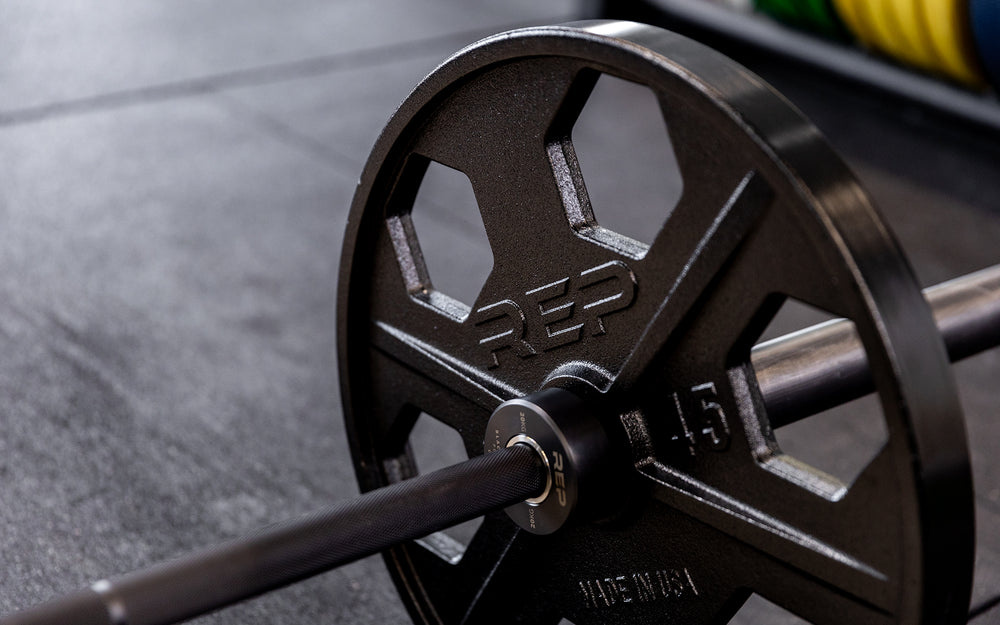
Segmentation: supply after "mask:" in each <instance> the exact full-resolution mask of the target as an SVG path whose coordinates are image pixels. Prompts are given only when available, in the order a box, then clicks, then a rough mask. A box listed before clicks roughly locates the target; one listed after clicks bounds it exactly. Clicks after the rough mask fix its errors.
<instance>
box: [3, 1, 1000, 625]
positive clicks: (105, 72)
mask: <svg viewBox="0 0 1000 625" xmlns="http://www.w3.org/2000/svg"><path fill="white" fill-rule="evenodd" d="M575 10H576V7H575V3H574V2H569V1H568V0H561V1H559V2H553V3H533V2H528V1H526V0H519V1H517V2H508V3H495V2H485V1H483V2H461V1H459V0H433V1H432V0H421V1H419V2H398V1H394V0H364V1H362V0H342V1H340V2H331V3H323V2H316V1H315V0H294V1H292V2H282V3H267V2H259V1H245V2H234V1H230V0H227V1H226V2H184V3H158V4H154V3H135V2H128V1H126V0H109V1H108V2H104V3H101V4H100V6H99V7H98V6H95V5H94V4H93V3H90V2H70V1H66V2H63V3H60V4H59V5H58V7H56V6H53V5H50V4H48V3H46V4H43V3H37V2H32V1H30V0H5V2H4V3H3V4H2V5H0V94H2V95H0V267H2V268H3V270H2V271H0V353H2V354H3V357H2V358H0V397H3V398H4V401H3V403H2V406H3V408H2V412H0V427H2V432H0V526H2V527H3V528H4V531H3V532H2V534H0V554H2V557H0V560H2V566H0V612H7V611H10V610H12V609H16V608H21V607H25V606H27V605H30V604H32V603H35V602H37V601H40V600H43V599H46V598H48V597H50V596H52V595H53V594H56V593H62V592H67V591H70V590H73V589H76V588H78V587H81V586H84V585H86V584H88V583H89V582H91V581H93V580H95V579H99V578H102V577H105V576H109V575H114V574H118V573H122V572H125V571H129V570H132V569H135V568H138V567H141V566H144V565H147V564H150V563H152V562H156V561H158V560H162V559H164V558H168V557H171V556H174V555H178V554H180V553H183V552H185V551H188V550H189V549H191V548H194V547H198V546H202V545H205V544H209V543H212V542H216V541H218V540H221V539H224V538H228V537H231V536H233V535H236V534H239V533H241V532H244V531H247V530H250V529H253V528H256V527H258V526H260V525H262V524H265V523H268V522H271V521H275V520H279V519H282V518H286V517H288V516H290V515H293V514H296V513H300V512H306V511H309V510H312V509H315V508H317V507H319V506H321V505H323V504H324V503H327V502H330V501H334V500H337V499H342V498H345V497H349V496H351V495H353V494H356V493H357V486H356V483H355V479H354V474H353V469H352V466H351V462H350V454H349V451H348V448H347V443H346V440H345V436H344V429H343V424H342V422H341V409H340V404H339V391H338V387H337V382H336V362H335V359H336V354H335V336H334V312H335V311H334V294H335V289H336V284H335V280H336V275H337V263H338V260H339V255H340V246H341V237H342V231H343V228H344V223H345V218H346V212H347V208H348V206H349V204H350V200H351V196H352V193H353V191H354V185H355V183H356V181H357V178H358V175H359V174H360V171H361V168H362V166H363V164H364V162H365V159H366V158H367V154H368V150H369V148H370V147H371V144H372V142H373V141H374V139H375V137H376V136H377V134H378V132H379V130H380V129H381V127H382V124H383V123H384V122H385V120H386V119H388V117H389V115H390V114H391V113H392V111H393V109H394V107H395V105H396V104H397V103H398V102H399V100H400V99H402V98H403V97H404V96H405V95H406V93H407V92H408V91H409V89H410V88H412V86H413V85H414V84H415V83H416V82H417V81H418V80H419V79H420V78H422V77H423V76H424V75H425V74H426V73H427V72H428V71H430V70H431V69H433V67H434V66H435V65H436V64H437V63H439V62H440V61H441V60H443V59H444V58H445V57H447V56H448V55H449V54H451V53H452V52H454V51H456V50H458V49H459V48H460V47H462V46H463V45H465V44H467V43H470V42H472V41H474V40H476V39H478V38H480V37H481V36H485V35H486V34H490V33H492V32H496V31H500V30H505V29H508V28H511V27H514V26H518V25H524V24H529V23H545V22H554V21H562V20H563V19H565V18H569V17H573V16H574V12H575ZM755 69H758V71H760V72H762V73H763V74H764V76H765V77H766V78H768V79H770V80H773V81H774V82H775V84H776V85H777V86H778V88H779V89H781V90H782V91H784V92H785V93H786V95H788V96H789V97H790V98H791V99H792V100H793V101H794V102H795V103H796V104H797V105H798V106H800V107H801V108H802V109H803V110H804V111H805V113H806V114H807V115H808V116H810V117H811V118H813V119H814V120H815V121H816V123H817V124H818V125H819V126H820V128H821V129H822V130H823V131H824V132H825V133H826V134H827V135H828V137H829V138H830V140H831V142H832V143H833V144H834V146H835V147H836V148H838V149H839V150H840V151H842V152H843V154H844V155H845V157H846V158H847V160H848V161H849V163H850V164H851V166H852V167H853V168H854V169H855V170H856V172H857V173H858V175H859V176H860V178H861V179H862V181H863V183H864V184H865V185H866V186H867V187H868V189H869V190H870V191H871V192H872V194H873V195H874V197H875V198H876V200H877V201H878V203H879V205H880V207H881V209H882V211H883V213H884V214H885V216H886V218H887V220H888V222H889V223H890V225H891V226H892V227H893V229H894V230H895V231H896V233H897V235H898V237H899V238H900V240H901V242H902V244H903V247H904V248H905V249H906V250H907V252H908V253H909V254H910V256H911V260H912V262H913V264H914V266H915V269H916V272H917V274H918V277H919V279H920V280H921V281H922V282H923V283H924V284H931V283H935V282H939V281H941V280H944V279H947V278H950V277H954V276H957V275H960V274H963V273H966V272H968V271H971V270H974V269H977V268H980V267H984V266H987V265H991V264H994V263H997V262H1000V176H998V175H997V170H996V163H997V162H1000V158H998V152H1000V150H998V149H997V146H996V143H995V142H994V143H990V142H989V141H988V140H983V141H978V142H975V141H973V142H970V141H969V140H968V138H967V137H966V136H964V135H960V134H954V133H951V132H949V131H948V130H947V129H941V128H939V127H936V126H933V125H929V124H923V123H922V122H920V120H912V119H909V117H908V116H907V115H906V112H905V111H904V112H901V111H898V110H893V109H890V108H884V107H879V106H878V105H877V104H875V105H873V104H872V103H870V102H868V101H864V100H861V99H858V98H856V97H853V96H852V95H851V94H848V93H839V92H837V90H836V89H835V88H833V87H830V86H829V85H824V84H821V83H817V82H816V81H815V80H814V79H810V78H809V77H802V76H797V75H796V74H795V73H794V72H787V71H784V69H783V68H781V67H780V66H776V65H774V64H771V65H768V64H762V65H760V66H755ZM834 102H837V103H838V104H833V103H834ZM593 132H595V133H596V135H597V136H598V137H600V134H601V133H600V127H597V128H596V129H595V130H594V131H593ZM634 132H636V133H638V134H636V135H635V136H636V137H637V139H636V140H637V141H638V140H639V138H641V137H642V136H643V135H642V134H641V133H642V132H643V131H642V129H637V130H635V131H634ZM598 141H599V139H598ZM594 167H595V168H597V169H600V167H601V165H595V166H594ZM649 177H652V175H650V176H649ZM613 182H614V181H613V180H609V181H607V182H606V183H601V182H595V185H599V184H609V185H610V184H612V183H613ZM595 191H596V189H595ZM611 193H614V191H611ZM442 236H445V235H442ZM447 236H452V235H451V234H448V235H447ZM460 236H464V235H460ZM470 236H471V235H470ZM463 249H464V248H463ZM955 373H956V377H957V379H958V383H959V388H960V392H961V397H962V401H963V403H964V406H965V409H966V412H967V415H968V420H969V432H970V439H971V441H972V451H973V463H974V468H975V478H976V489H977V493H978V498H977V504H978V507H977V514H978V519H977V520H978V524H979V529H978V539H979V547H978V552H977V569H976V587H975V598H976V599H982V598H985V597H988V596H991V595H992V594H994V593H996V592H997V591H1000V538H998V536H1000V532H998V531H997V530H998V529H1000V464H998V463H1000V457H998V455H997V453H996V451H997V449H998V446H1000V419H996V418H995V412H996V410H997V408H996V406H997V405H998V403H1000V387H998V386H997V384H996V382H995V381H996V380H997V378H998V375H1000V352H997V351H993V352H988V353H985V354H983V355H980V356H978V357H975V358H972V359H970V360H968V361H966V362H964V363H962V364H960V365H958V366H957V367H956V368H955ZM754 614H756V613H751V614H749V615H748V616H746V620H750V621H752V620H753V618H752V617H753V615H754ZM760 614H762V615H767V614H769V613H768V612H767V610H766V607H765V608H762V612H760ZM761 618H766V619H771V618H772V617H771V616H762V617H761ZM774 618H776V619H778V620H780V619H781V618H784V617H774ZM407 620H408V617H407V615H406V612H405V609H404V608H403V607H402V605H401V603H400V601H399V599H398V597H397V595H396V592H395V590H394V589H393V587H392V584H391V582H390V580H389V578H388V575H387V573H386V572H385V569H384V566H383V564H382V561H381V560H380V559H379V558H369V559H366V560H363V561H361V562H358V563H356V564H353V565H350V566H347V567H344V568H342V569H339V570H336V571H333V572H330V573H328V574H325V575H322V576H319V577H317V578H315V579H312V580H309V581H307V582H304V583H302V584H298V585H296V586H293V587H290V588H287V589H285V590H282V591H279V592H276V593H273V594H270V595H267V596H265V597H261V598H259V599H256V600H253V601H250V602H247V603H245V604H243V605H240V606H238V607H235V608H233V609H231V610H227V611H225V612H222V613H219V614H216V615H212V616H209V617H205V618H204V619H203V620H201V621H199V622H204V623H248V622H249V623H258V622H259V623H264V622H267V623H272V624H275V625H277V624H278V623H296V624H303V623H385V622H405V621H407ZM786 620H787V619H786ZM769 622H770V621H769ZM977 622H979V623H987V622H1000V617H998V614H997V613H996V612H991V613H987V614H986V615H984V616H983V617H981V618H980V619H979V620H978V621H977Z"/></svg>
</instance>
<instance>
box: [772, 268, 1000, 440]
mask: <svg viewBox="0 0 1000 625" xmlns="http://www.w3.org/2000/svg"><path fill="white" fill-rule="evenodd" d="M924 296H925V297H926V298H927V302H928V303H929V304H930V307H931V310H932V312H933V314H934V320H935V322H936V323H937V327H938V330H939V331H940V332H941V335H942V336H943V337H944V343H945V347H946V348H947V350H948V357H949V358H950V359H951V361H952V362H956V361H958V360H961V359H963V358H967V357H969V356H972V355H974V354H978V353H979V352H982V351H985V350H987V349H990V348H992V347H995V346H997V345H1000V265H994V266H993V267H988V268H986V269H983V270H981V271H977V272H975V273H971V274H969V275H966V276H962V277H960V278H956V279H954V280H951V281H949V282H944V283H942V284H939V285H936V286H933V287H930V288H928V289H925V290H924ZM752 361H753V366H754V369H755V370H756V372H757V380H758V382H759V385H760V391H761V395H762V396H763V398H764V403H765V405H766V406H767V414H768V419H769V420H770V423H771V427H780V426H782V425H786V424H788V423H792V422H794V421H797V420H799V419H802V418H805V417H807V416H809V415H813V414H816V413H818V412H822V411H823V410H826V409H828V408H832V407H834V406H838V405H841V404H844V403H846V402H848V401H850V400H852V399H857V398H858V397H863V396H864V395H867V394H868V393H871V392H873V391H874V390H875V386H874V383H873V381H872V378H871V373H870V372H869V369H868V361H867V358H866V356H865V351H864V349H863V348H862V346H861V340H860V339H859V338H858V334H857V332H856V331H855V329H854V324H853V323H851V322H850V321H847V320H844V319H838V320H833V321H828V322H826V323H822V324H819V325H816V326H813V327H811V328H806V329H804V330H801V331H799V332H795V333H793V334H789V335H786V336H782V337H778V338H776V339H774V340H771V341H768V342H766V343H761V344H760V345H758V346H756V347H755V348H754V349H753V352H752Z"/></svg>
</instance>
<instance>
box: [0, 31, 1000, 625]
mask: <svg viewBox="0 0 1000 625" xmlns="http://www.w3.org/2000/svg"><path fill="white" fill-rule="evenodd" d="M603 75H610V76H615V77H617V78H621V79H624V80H627V81H631V82H634V83H638V84H641V85H644V86H645V87H648V88H649V89H650V90H651V91H652V92H653V93H654V94H655V96H656V99H657V101H658V103H659V107H660V109H661V111H662V113H663V117H664V119H665V120H666V124H667V127H668V129H669V133H670V139H671V143H672V145H673V149H674V151H675V153H676V157H677V163H678V166H679V169H680V173H681V176H682V178H683V182H684V191H683V194H682V195H681V198H680V200H679V201H678V203H677V205H676V206H674V207H664V208H665V211H664V212H665V218H664V220H663V225H662V228H661V229H659V231H658V232H656V233H651V238H650V241H649V242H648V243H643V242H641V241H637V240H635V239H633V238H631V237H628V236H625V235H622V234H619V233H617V232H615V231H614V230H612V229H609V228H606V227H604V226H602V225H601V224H600V223H599V221H598V219H597V217H596V216H595V214H594V211H593V208H592V206H591V204H590V199H589V196H588V193H587V187H586V178H585V176H584V175H583V173H582V172H581V169H580V166H579V162H578V159H577V156H576V153H575V150H574V145H573V141H572V130H573V126H574V123H575V122H576V119H577V117H578V116H579V114H580V111H581V110H582V108H583V106H584V105H585V103H586V102H587V98H588V96H589V94H590V93H591V90H592V89H593V87H594V85H595V83H596V81H597V80H598V79H599V78H600V77H601V76H603ZM431 163H438V164H440V165H444V166H446V167H450V168H452V169H455V170H458V171H460V172H462V173H463V174H465V175H466V176H467V177H468V179H469V180H470V182H471V184H472V187H473V189H474V191H475V196H476V201H477V204H478V207H479V210H480V213H481V215H482V220H483V224H484V226H485V229H486V233H487V236H488V239H489V246H490V248H491V250H492V254H493V257H494V266H493V269H492V271H491V273H490V274H489V277H488V278H487V279H486V281H485V283H484V284H483V285H482V287H481V289H480V290H479V292H478V295H477V296H476V298H475V301H474V302H468V303H465V302H462V301H461V300H460V299H457V298H455V297H453V296H452V295H450V294H449V293H448V292H446V291H441V290H438V289H436V288H435V285H434V281H433V276H432V275H431V272H429V271H428V268H427V263H426V262H425V259H424V253H423V251H422V250H421V240H420V237H419V232H418V229H417V228H415V227H414V224H413V220H412V211H413V205H414V200H415V198H416V196H417V194H418V191H419V189H420V187H421V182H422V179H423V176H424V173H425V171H426V170H427V168H428V167H429V165H430V164H431ZM668 209H669V210H668ZM623 210H624V208H623ZM667 213H668V214H667ZM338 297H339V302H338V307H339V309H338V327H337V332H338V355H339V362H340V381H341V389H342V397H343V401H344V414H345V418H346V424H347V430H348V434H349V437H350V443H351V448H352V453H353V457H354V464H355V469H356V472H357V475H358V479H359V482H360V484H361V487H362V490H364V491H371V492H369V493H367V494H365V495H363V496H362V497H361V498H360V499H358V500H357V501H354V502H347V503H345V504H340V505H338V506H335V507H333V508H329V509H325V510H322V511H320V512H317V513H315V514H313V515H310V516H308V517H304V518H302V519H296V520H292V521H289V522H286V523H284V524H279V525H277V526H274V527H271V528H268V529H265V530H262V531H261V532H258V533H255V534H252V535H250V536H248V537H245V538H243V539H237V540H235V541H233V542H231V543H227V544H225V545H222V546H220V547H217V548H213V549H211V550H207V551H203V552H196V553H194V554H192V555H191V556H188V557H186V558H182V559H180V560H177V561H174V562H171V563H166V564H164V565H160V566H158V567H154V568H152V569H150V570H147V571H141V572H138V573H133V574H131V575H127V576H124V577H122V578H116V579H113V580H110V581H108V580H102V581H101V582H98V583H97V584H95V585H94V587H92V588H90V589H87V590H84V591H81V592H79V593H77V594H74V595H70V596H68V597H64V598H62V599H57V600H56V601H54V602H52V603H49V604H44V605H42V606H39V607H37V608H34V609H31V610H28V611H25V612H22V613H19V614H16V615H13V616H11V617H8V618H6V619H3V620H0V623H3V624H4V625H15V624H18V625H27V624H29V623H31V624H43V623H56V622H60V623H64V622H67V621H68V620H72V622H76V623H114V624H117V625H120V624H123V623H129V624H131V625H152V624H155V623H171V622H178V621H179V620H183V619H186V618H190V617H192V616H195V615H197V614H201V613H205V612H207V611H211V610H214V609H218V608H220V607H222V606H224V605H228V604H231V603H233V602H236V601H239V600H242V599H245V598H248V597H251V596H255V595H257V594H260V593H261V592H265V591H267V590H270V589H272V588H276V587H280V586H283V585H286V584H288V583H292V582H294V581H297V580H299V579H302V578H304V577H306V576H308V575H312V574H315V573H318V572H321V571H323V570H327V569H329V568H331V567H333V566H338V565H340V564H344V563H346V562H349V561H351V560H353V559H356V558H359V557H363V556H365V555H368V554H371V553H376V552H378V551H383V550H386V551H385V559H386V563H387V565H388V566H389V570H390V573H391V574H392V576H393V579H394V581H395V583H396V585H397V587H398V588H399V590H400V593H401V595H402V597H403V600H404V602H405V603H406V605H407V607H408V609H409V611H410V614H411V616H412V617H413V618H414V620H415V621H416V622H420V623H439V622H441V623H476V622H479V623H494V622H512V623H513V622H524V623H536V622H537V623H553V624H554V623H557V622H559V621H560V619H567V620H569V621H571V622H572V623H575V624H577V625H584V624H586V623H644V622H664V621H665V622H684V623H724V622H727V621H728V620H729V619H730V618H731V617H732V615H733V614H734V613H736V611H738V610H739V608H740V606H741V605H742V604H743V602H744V601H745V600H746V599H747V597H748V596H749V595H750V594H751V593H757V594H759V595H761V596H763V597H765V598H767V599H768V600H770V601H772V602H774V603H776V604H778V605H780V606H782V607H784V608H785V609H787V610H789V611H790V612H792V613H795V614H797V615H799V616H802V617H803V618H806V619H808V620H810V621H812V622H816V623H843V622H852V623H908V624H916V623H927V624H930V623H943V624H951V623H959V622H964V621H965V618H966V615H967V612H968V604H969V594H970V588H971V580H972V560H973V546H974V545H973V543H974V533H973V503H972V501H973V491H972V482H971V476H970V467H969V457H968V449H967V443H966V435H965V429H964V424H963V419H962V415H961V410H960V408H959V405H958V401H957V397H956V394H955V390H954V386H953V382H952V379H951V373H950V371H949V365H948V363H949V357H950V358H951V359H952V360H957V359H960V358H964V357H966V356H969V355H971V354H973V353H977V352H979V351H982V350H984V349H988V348H989V347H992V346H994V345H996V344H997V343H998V342H1000V323H997V321H998V316H1000V267H994V268H989V269H986V270H983V271H981V272H978V273H976V274H972V275H970V276H966V277H964V278H960V279H958V280H955V281H952V282H950V283H946V284H944V285H940V286H937V287H933V288H931V289H928V290H927V291H926V292H925V293H921V291H920V289H919V288H918V286H917V283H916V281H915V279H914V277H913V275H912V272H911V270H910V268H909V266H908V264H907V262H906V260H905V258H904V257H903V255H902V252H901V250H900V248H899V246H898V244H897V243H896V242H895V240H894V239H893V237H892V235H891V233H890V232H889V230H888V228H887V227H886V226H885V224H884V223H883V222H882V220H881V219H880V217H879V215H878V213H877V211H876V209H875V208H874V206H873V204H872V202H871V200H870V199H869V198H868V196H867V194H866V193H865V191H864V190H863V189H862V188H861V186H860V185H859V184H858V182H857V181H856V180H855V178H854V176H853V175H852V174H851V172H850V171H849V169H848V168H847V166H846V165H845V164H844V163H843V162H842V161H841V160H840V159H839V157H837V155H836V154H835V153H834V152H833V151H832V150H831V149H830V148H829V146H828V145H827V144H826V142H825V140H824V139H823V138H822V136H821V135H820V134H819V132H818V131H817V130H816V129H815V128H813V127H812V125H811V124H809V122H808V121H806V120H805V119H804V118H803V117H802V116H801V114H799V113H798V112H797V111H796V110H795V109H794V108H793V107H792V106H791V105H790V104H789V103H788V102H787V101H785V100H784V99H783V98H782V97H781V96H780V95H779V94H777V93H776V92H775V91H774V90H772V89H771V88H770V87H769V86H767V85H766V84H765V83H764V82H763V81H762V80H761V79H760V78H758V77H756V76H754V75H753V74H751V73H750V72H749V71H748V70H746V69H745V68H742V67H741V66H739V65H737V64H736V63H734V62H733V61H731V60H729V59H726V58H725V57H723V56H721V55H719V54H717V53H715V52H714V51H712V50H710V49H708V48H706V47H704V46H702V45H700V44H698V43H695V42H693V41H691V40H688V39H686V38H684V37H682V36H680V35H676V34H674V33H670V32H668V31H664V30H661V29H658V28H654V27H651V26H645V25H641V24H636V23H630V22H584V23H576V24H567V25H561V26H550V27H537V28H528V29H522V30H518V31H513V32H509V33H503V34H500V35H496V36H494V37H490V38H487V39H485V40H483V41H480V42H478V43H476V44H473V45H472V46H469V47H468V48H466V49H464V50H462V51H460V52H459V53H457V54H456V55H455V56H453V57H452V58H451V59H449V60H448V61H446V62H445V63H443V64H442V65H441V66H439V67H438V68H437V69H436V70H435V71H434V72H433V73H432V74H431V75H430V76H428V77H427V78H426V79H425V80H424V81H423V82H421V83H420V84H419V85H418V86H417V87H416V88H415V89H414V90H413V92H412V93H411V94H410V95H409V96H408V97H407V98H406V100H404V102H403V103H402V104H401V105H400V107H399V109H398V110H397V111H396V113H395V115H394V116H393V117H392V118H391V119H390V120H389V122H388V124H387V126H386V127H385V129H384V130H383V132H382V135H381V136H380V138H379V139H378V141H377V143H376V145H375V147H374V149H373V152H372V154H371V156H370V158H369V161H368V164H367V165H366V167H365V170H364V173H363V174H362V177H361V179H360V183H359V185H358V189H357V192H356V195H355V199H354V203H353V205H352V208H351V212H350V216H349V220H348V225H347V232H346V236H345V244H344V251H343V256H342V260H341V269H340V285H339V296H338ZM787 300H797V301H800V302H804V303H807V304H809V305H811V306H813V307H815V308H818V309H820V310H822V311H825V312H827V313H829V314H831V315H834V316H836V317H837V319H836V320H832V321H829V322H826V323H823V324H820V325H818V326H815V327H811V328H808V329H805V330H802V331H800V332H797V333H795V334H793V335H789V336H784V337H780V338H777V339H773V340H770V341H761V340H760V337H761V335H762V333H763V332H764V330H765V328H767V326H768V325H769V323H770V322H771V321H772V320H773V318H774V317H775V315H776V313H777V312H778V310H779V309H780V308H781V306H782V305H783V303H785V302H786V301H787ZM928 302H929V304H930V305H928ZM872 392H874V393H876V394H877V396H878V398H879V400H880V406H881V418H882V419H883V420H884V427H885V430H886V437H885V441H884V444H883V445H882V446H881V448H880V450H879V451H878V452H877V453H876V454H875V456H874V457H873V458H872V459H871V461H870V462H868V463H867V465H866V466H865V467H864V468H863V469H862V470H861V472H860V474H859V475H858V476H857V477H856V478H854V479H853V480H843V479H839V478H837V477H834V476H832V475H830V474H828V473H826V472H824V471H822V470H819V469H818V468H816V467H814V466H811V465H810V464H808V462H806V461H804V460H803V459H800V458H796V457H794V456H793V455H790V454H789V453H786V451H785V450H783V449H782V445H781V440H782V438H781V436H780V435H776V431H777V430H778V429H779V428H781V427H784V426H786V425H789V424H791V423H793V422H796V421H799V420H802V419H806V418H814V419H817V418H822V415H818V416H812V415H816V413H819V412H821V411H822V410H824V409H826V408H829V407H831V406H834V405H838V404H841V403H844V402H846V401H849V400H850V399H853V398H856V397H859V396H862V395H865V394H868V393H872ZM422 413H423V414H428V415H431V416H432V417H433V418H435V419H437V420H439V421H441V422H442V423H444V424H446V425H447V426H450V427H451V428H453V429H454V430H455V431H457V432H458V434H459V435H460V436H461V438H462V440H463V443H464V446H465V448H466V451H467V452H468V454H469V456H470V457H471V458H472V459H471V460H469V461H467V462H464V463H460V464H458V465H455V466H453V467H451V468H448V469H445V470H443V471H442V472H434V473H430V474H424V475H421V474H420V471H419V467H417V466H416V463H415V461H414V458H413V455H412V452H411V450H410V448H409V439H410V435H411V432H412V429H413V427H414V423H415V422H416V420H417V418H418V416H419V415H420V414H422ZM779 434H780V433H779ZM484 452H485V453H484ZM501 509H506V513H503V512H501V511H500V510H501ZM483 514H485V517H484V520H483V523H482V525H481V526H480V527H479V529H478V530H477V531H476V533H475V536H474V537H473V538H472V540H471V541H470V542H469V544H468V545H467V546H464V547H462V546H458V545H456V544H455V543H454V541H449V539H447V537H446V536H439V535H437V534H434V532H436V531H437V530H439V529H443V528H445V527H448V526H450V525H452V524H454V523H457V522H460V521H463V520H466V519H469V518H473V517H477V516H480V515H483Z"/></svg>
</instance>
